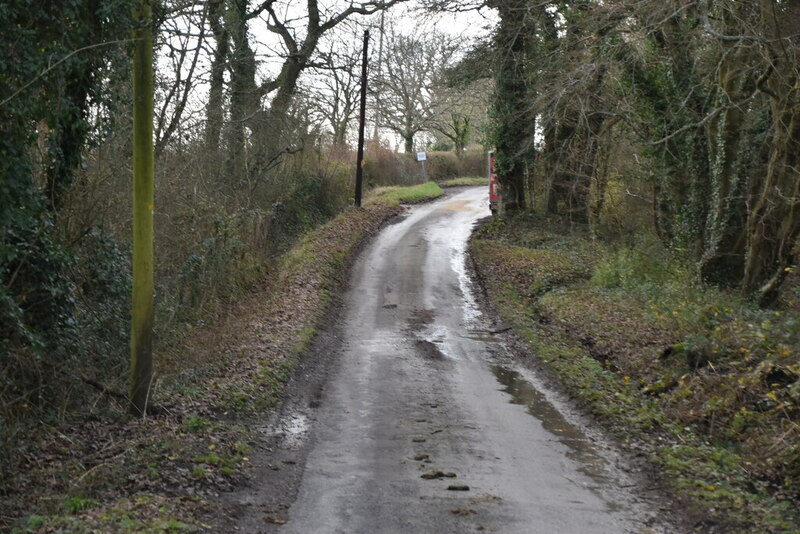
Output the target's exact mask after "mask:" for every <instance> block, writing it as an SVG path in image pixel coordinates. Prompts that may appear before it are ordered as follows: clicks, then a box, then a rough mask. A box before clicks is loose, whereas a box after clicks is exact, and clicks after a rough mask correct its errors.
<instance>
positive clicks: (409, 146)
mask: <svg viewBox="0 0 800 534" xmlns="http://www.w3.org/2000/svg"><path fill="white" fill-rule="evenodd" d="M403 147H404V149H405V151H406V154H413V153H414V134H413V133H412V134H404V135H403Z"/></svg>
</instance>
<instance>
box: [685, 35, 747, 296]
mask: <svg viewBox="0 0 800 534" xmlns="http://www.w3.org/2000/svg"><path fill="white" fill-rule="evenodd" d="M734 32H735V29H734V27H733V25H731V27H729V28H728V31H727V33H734ZM734 46H735V45H733V44H731V43H723V59H722V60H721V62H720V65H719V67H718V71H719V74H718V82H717V83H718V89H717V99H716V100H717V102H716V105H717V106H721V107H723V108H724V110H723V111H722V112H721V114H720V116H719V118H718V119H716V120H712V121H709V123H708V126H707V139H708V141H707V143H708V150H709V163H710V165H709V167H710V169H709V170H710V188H711V195H710V197H709V207H708V210H709V211H708V219H707V222H706V230H705V241H704V249H703V253H702V255H701V257H700V259H699V262H698V268H699V273H700V277H701V278H702V279H703V280H704V281H706V282H709V283H712V284H717V285H722V286H736V285H738V284H740V283H741V280H742V276H743V274H744V259H745V252H746V243H747V240H746V237H745V235H746V232H745V226H746V223H747V202H746V200H747V192H748V173H747V171H746V169H745V168H743V167H744V165H742V163H743V161H742V160H743V158H742V157H741V149H742V146H741V144H742V136H743V135H744V133H745V129H746V124H745V119H746V112H745V110H744V109H743V107H742V105H738V103H739V102H744V101H745V100H746V98H747V96H748V94H751V93H752V92H753V90H754V88H755V87H754V86H755V80H753V79H752V73H750V72H748V70H749V69H750V68H751V61H750V60H751V58H750V56H751V55H752V53H751V47H749V46H737V47H736V49H734ZM731 104H732V105H731ZM745 163H750V164H752V163H753V162H752V161H749V162H745Z"/></svg>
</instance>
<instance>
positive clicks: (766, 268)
mask: <svg viewBox="0 0 800 534" xmlns="http://www.w3.org/2000/svg"><path fill="white" fill-rule="evenodd" d="M797 82H798V80H797V78H796V77H795V78H794V79H793V80H786V81H785V82H784V83H782V84H781V85H783V86H784V88H783V89H784V90H783V91H782V92H783V93H784V95H783V97H782V98H779V99H776V100H774V102H773V106H772V113H773V117H774V119H773V120H774V128H775V133H774V136H773V142H772V154H771V157H770V161H769V166H768V168H767V177H766V180H765V182H764V187H763V189H762V191H761V195H760V197H759V199H758V201H757V203H756V205H755V207H754V208H753V211H752V212H751V214H750V219H749V221H748V227H747V230H748V237H749V242H748V245H749V246H748V250H747V258H746V262H745V269H744V281H743V284H742V288H743V291H744V293H745V294H746V295H752V296H754V297H755V298H756V300H757V302H758V303H759V305H761V306H768V305H770V304H771V303H772V302H774V300H775V299H776V298H777V296H778V290H779V289H780V285H781V283H782V282H783V280H784V278H785V277H786V273H787V269H788V268H789V267H790V266H792V265H793V264H794V262H795V257H796V250H795V247H796V243H797V238H798V234H799V233H800V201H798V199H799V198H800V171H798V169H800V86H798V83H797ZM773 85H778V84H777V83H776V84H773ZM773 92H774V91H773Z"/></svg>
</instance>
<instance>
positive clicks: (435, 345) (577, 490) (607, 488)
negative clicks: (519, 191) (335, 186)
mask: <svg viewBox="0 0 800 534" xmlns="http://www.w3.org/2000/svg"><path fill="white" fill-rule="evenodd" d="M488 214H489V209H488V204H487V201H486V191H485V188H483V187H480V188H470V189H464V190H461V191H458V192H456V193H455V194H454V195H451V196H449V197H447V198H445V199H443V200H439V201H437V202H434V203H430V204H426V205H420V206H416V207H414V208H412V209H411V210H410V212H409V214H408V215H407V216H406V217H405V218H404V219H402V220H401V221H400V222H397V223H396V224H392V225H390V226H387V227H386V228H385V229H384V230H383V231H382V232H381V233H380V234H379V235H378V236H377V238H376V239H375V240H374V241H373V243H372V244H371V245H370V246H369V247H368V248H367V249H366V250H365V251H364V252H363V253H362V255H361V257H360V259H359V260H358V262H357V264H356V265H355V268H354V270H353V273H352V281H351V288H350V289H349V290H348V292H347V294H346V296H345V300H344V309H343V310H342V312H341V315H340V317H341V324H340V325H339V326H338V327H337V329H338V330H337V331H338V334H337V337H338V338H339V339H340V341H339V346H338V347H336V348H335V349H333V350H334V351H336V352H337V354H338V356H337V357H336V358H337V359H336V364H335V365H334V368H333V369H332V370H331V372H330V376H329V378H328V379H327V383H325V384H324V394H321V395H320V400H319V402H316V403H312V406H313V407H312V408H307V409H302V410H295V411H294V412H293V413H288V414H285V415H284V417H283V419H281V421H280V422H279V423H278V426H279V434H281V435H282V441H280V442H279V443H278V444H277V446H276V449H283V450H282V451H281V450H279V451H276V452H274V454H276V455H278V456H276V458H284V460H283V463H281V465H280V466H276V465H272V464H270V466H271V467H272V468H273V469H276V470H277V469H283V470H290V469H293V470H294V472H295V473H296V482H295V484H294V486H292V484H288V485H287V486H286V488H284V489H283V491H285V492H287V493H288V495H284V496H283V500H284V501H286V502H285V503H283V504H282V505H277V504H276V503H277V502H278V501H280V500H281V499H280V498H277V500H276V498H275V496H274V495H269V497H267V495H268V494H270V490H269V489H266V487H267V486H269V485H270V481H269V479H268V477H267V478H265V479H264V480H263V484H264V486H265V489H262V490H261V491H260V492H259V491H258V490H256V491H253V492H251V493H250V494H249V496H248V497H245V498H242V499H240V502H246V503H247V504H249V505H250V506H251V510H250V512H248V513H244V514H243V515H244V516H245V517H243V518H242V522H241V524H240V525H239V527H238V528H239V530H243V531H255V530H256V529H257V530H260V531H265V532H284V533H328V532H330V533H337V532H342V533H384V532H385V533H400V532H415V533H416V532H435V533H437V534H441V533H450V532H452V533H456V532H459V533H460V532H473V531H476V532H479V531H486V532H504V533H573V532H574V533H582V534H586V533H620V532H658V531H660V530H661V529H659V528H657V527H653V526H651V525H653V524H655V514H654V513H653V512H652V510H651V509H652V506H650V505H649V504H648V503H646V502H643V501H642V500H641V497H640V496H639V495H637V493H638V492H637V491H636V489H635V483H634V482H632V481H631V480H630V479H629V478H628V476H627V475H626V474H625V473H624V471H623V470H621V469H619V468H618V466H617V464H619V463H620V459H619V457H618V456H617V455H616V453H614V452H613V450H611V449H610V448H609V447H608V446H607V445H606V444H605V443H604V441H603V440H602V439H598V437H597V436H591V437H590V436H589V435H587V433H586V432H585V431H583V430H581V428H580V424H579V423H576V422H575V417H574V416H573V415H571V413H570V411H569V409H568V408H566V407H565V406H563V403H560V402H558V401H557V400H553V394H552V393H548V392H547V389H546V388H545V387H544V386H543V385H542V384H541V383H540V380H539V379H538V378H537V377H536V376H535V375H534V374H533V373H532V371H530V370H527V369H525V368H522V367H519V366H517V365H516V364H515V363H514V361H513V359H512V358H510V357H509V355H508V351H507V349H506V347H505V345H504V343H503V340H502V339H501V337H502V334H499V335H493V334H492V333H491V332H490V331H491V329H492V327H491V326H489V325H487V324H486V322H487V319H486V318H485V317H484V315H483V314H482V313H481V311H480V309H479V305H478V303H477V301H476V299H475V297H474V294H475V289H474V288H473V286H472V283H471V281H470V278H469V276H468V272H467V269H466V267H465V256H466V253H465V251H466V246H467V239H468V237H469V235H470V233H471V231H472V227H473V225H474V223H475V222H476V221H477V220H478V219H480V218H482V217H485V216H487V215H488ZM301 452H302V453H301ZM293 453H294V456H292V454H293ZM281 455H282V456H281ZM287 455H288V456H287ZM287 457H291V458H295V459H294V460H285V458H287ZM274 461H276V462H277V461H278V460H274ZM273 493H274V491H273ZM260 498H263V500H264V502H263V503H262V502H259V499H260ZM267 501H269V502H267Z"/></svg>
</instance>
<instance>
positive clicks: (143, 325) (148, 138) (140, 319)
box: [130, 0, 154, 415]
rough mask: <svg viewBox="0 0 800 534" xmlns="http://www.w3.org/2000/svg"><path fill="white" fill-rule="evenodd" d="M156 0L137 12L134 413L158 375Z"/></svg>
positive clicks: (143, 408)
mask: <svg viewBox="0 0 800 534" xmlns="http://www.w3.org/2000/svg"><path fill="white" fill-rule="evenodd" d="M150 2H151V0H139V4H138V6H136V8H134V13H133V21H134V28H135V29H134V32H133V37H134V58H133V260H132V266H133V296H132V313H131V370H130V401H131V405H130V411H131V413H132V414H133V415H144V414H145V413H147V401H148V397H149V396H150V383H151V381H152V376H153V210H154V206H153V165H154V164H153V25H152V12H151V6H150Z"/></svg>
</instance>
